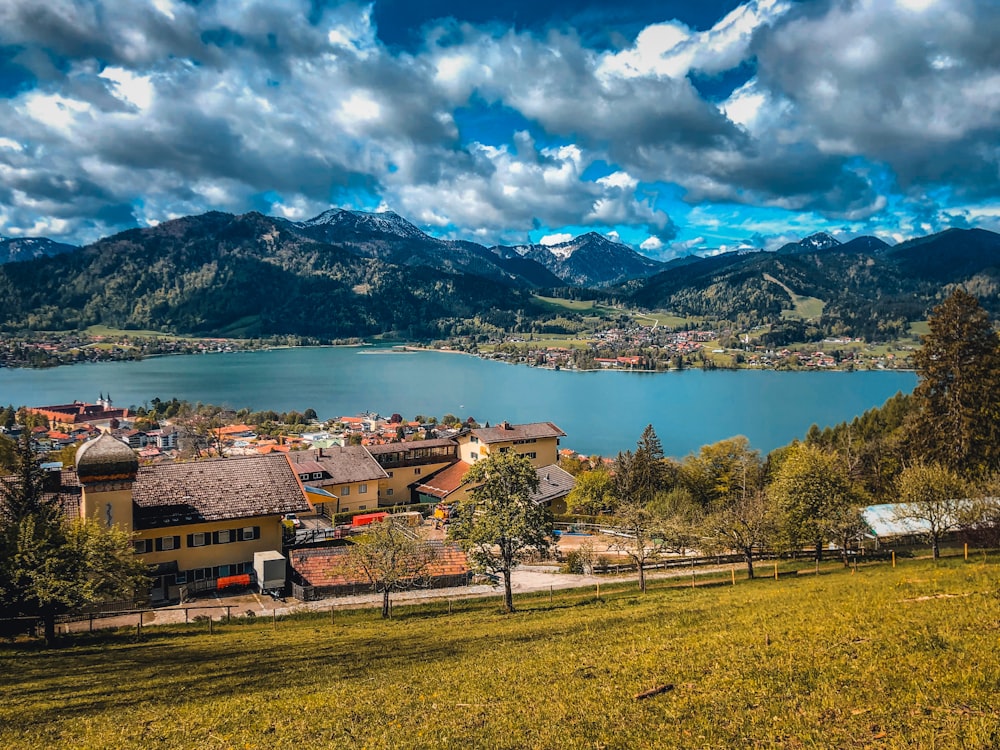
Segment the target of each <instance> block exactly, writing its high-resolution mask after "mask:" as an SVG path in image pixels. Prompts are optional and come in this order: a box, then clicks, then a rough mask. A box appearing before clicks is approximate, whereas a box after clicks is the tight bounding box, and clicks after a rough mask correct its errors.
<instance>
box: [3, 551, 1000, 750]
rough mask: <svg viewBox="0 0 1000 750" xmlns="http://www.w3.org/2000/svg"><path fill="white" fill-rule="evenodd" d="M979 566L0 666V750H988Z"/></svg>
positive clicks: (326, 620)
mask: <svg viewBox="0 0 1000 750" xmlns="http://www.w3.org/2000/svg"><path fill="white" fill-rule="evenodd" d="M981 560H982V558H981V557H979V558H976V561H975V562H972V561H970V562H964V561H962V560H961V558H958V559H950V560H944V561H941V562H939V563H938V564H937V565H934V564H932V563H930V562H929V561H927V562H925V561H912V560H906V561H901V562H900V565H899V567H897V568H895V569H893V568H891V567H890V565H889V564H888V563H880V564H872V565H871V566H867V565H862V566H861V568H860V570H859V571H858V572H857V573H856V574H855V573H852V572H851V571H849V570H847V569H844V568H843V567H841V566H839V565H831V566H829V567H826V568H824V569H823V570H822V571H821V575H819V576H816V575H812V565H811V564H810V563H801V564H800V567H803V568H805V570H804V571H803V572H804V573H806V574H804V575H793V574H792V573H793V569H792V567H791V563H786V564H785V565H786V566H787V567H785V568H783V571H784V572H786V573H787V574H788V575H783V576H782V577H781V578H780V580H773V579H758V580H757V581H753V582H744V581H742V580H740V581H739V583H738V585H736V586H731V585H729V572H728V571H725V572H723V573H722V574H721V575H720V574H714V575H712V576H706V577H704V578H702V580H701V583H702V585H701V586H699V587H698V588H695V589H692V588H690V583H689V582H687V584H686V586H682V585H680V584H679V583H678V581H677V580H674V581H673V582H672V584H671V585H672V586H674V587H673V588H670V587H668V584H667V582H665V581H658V582H654V585H653V587H652V588H651V591H650V593H648V594H647V595H646V596H640V595H638V594H637V593H636V592H635V591H634V590H633V589H632V588H628V589H625V588H617V589H614V590H612V591H611V592H608V591H607V590H606V589H605V588H604V587H602V594H603V598H602V599H601V600H597V599H596V598H595V596H594V591H592V590H591V591H587V592H572V593H565V594H557V595H556V596H555V598H554V601H553V602H551V603H550V602H549V597H548V595H547V594H546V595H542V596H537V597H534V598H528V597H524V598H519V599H518V604H519V606H520V607H521V609H520V611H519V612H518V613H516V614H514V615H512V616H504V615H501V614H500V613H499V611H498V607H497V602H496V601H495V600H494V601H478V602H462V603H459V604H457V605H456V607H455V610H454V613H453V614H449V613H448V606H447V604H445V603H436V604H424V605H422V606H419V607H414V608H412V609H411V608H406V609H404V608H402V607H398V608H397V617H396V618H395V619H393V620H392V621H386V622H383V621H380V620H378V618H377V614H376V613H375V612H373V611H371V610H368V611H362V612H355V613H351V614H344V613H337V616H336V621H335V622H334V623H332V624H331V620H330V615H329V613H326V614H314V615H302V616H295V617H290V618H287V619H279V620H278V621H277V623H276V625H275V624H272V622H271V621H270V619H265V618H257V619H256V620H252V619H251V620H242V621H239V622H238V623H237V622H235V621H234V623H233V624H229V625H224V624H217V625H216V626H215V633H214V634H213V635H209V634H208V632H207V626H206V624H205V623H203V622H202V623H193V624H192V625H190V626H164V627H163V628H155V627H151V628H146V629H145V630H144V634H143V638H142V640H141V642H138V643H137V642H134V640H133V637H132V635H131V634H130V633H128V632H121V633H118V634H116V635H102V636H96V635H95V636H92V637H86V636H84V637H81V640H79V641H77V642H76V644H75V645H73V646H71V647H67V648H64V649H61V650H53V651H44V650H38V649H36V648H34V647H31V646H23V645H16V646H11V645H0V690H2V694H3V696H4V700H3V701H2V702H0V746H3V747H5V748H40V747H88V748H89V747H93V748H105V747H107V748H111V747H113V748H148V747H157V748H191V747H199V748H274V749H277V748H298V749H301V750H308V749H310V748H328V747H368V748H404V747H405V748H409V747H417V748H424V747H426V748H473V747H488V748H528V747H530V748H577V747H579V748H595V747H599V748H654V747H655V748H675V747H676V748H693V747H699V748H700V747H710V748H722V747H783V748H797V747H858V748H860V747H877V748H902V747H928V748H929V747H954V748H959V747H969V748H983V747H996V746H997V744H998V742H1000V713H998V710H1000V706H998V701H1000V698H998V695H1000V654H998V652H997V649H996V632H997V627H998V625H997V623H1000V597H998V596H997V584H996V561H995V560H990V563H989V565H983V564H982V562H981ZM710 582H711V585H710ZM666 685H669V686H671V689H669V690H666V691H665V692H662V693H661V694H659V695H657V696H655V697H651V698H649V699H647V700H637V699H636V698H635V696H636V695H637V694H639V693H641V692H643V691H646V690H649V689H651V688H655V687H658V686H666Z"/></svg>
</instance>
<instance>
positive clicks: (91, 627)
mask: <svg viewBox="0 0 1000 750" xmlns="http://www.w3.org/2000/svg"><path fill="white" fill-rule="evenodd" d="M90 632H91V633H93V632H94V613H93V612H91V613H90Z"/></svg>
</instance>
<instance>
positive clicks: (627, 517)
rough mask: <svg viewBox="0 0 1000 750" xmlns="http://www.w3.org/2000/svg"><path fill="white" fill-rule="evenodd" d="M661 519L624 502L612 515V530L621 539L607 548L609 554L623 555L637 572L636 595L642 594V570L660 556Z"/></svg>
mask: <svg viewBox="0 0 1000 750" xmlns="http://www.w3.org/2000/svg"><path fill="white" fill-rule="evenodd" d="M661 522H662V519H661V518H660V517H659V516H658V515H657V514H656V513H655V512H654V511H653V510H652V509H650V508H649V507H648V506H646V505H644V504H642V503H641V502H638V501H636V500H627V501H625V502H622V503H620V504H619V505H618V508H617V510H616V511H615V526H616V527H617V529H618V531H619V532H620V533H621V536H615V538H614V539H615V540H614V541H613V542H611V544H609V545H608V549H609V550H611V551H615V552H619V553H621V554H624V555H626V556H627V557H628V558H629V559H630V560H631V561H632V562H633V563H635V566H636V568H637V569H638V572H639V591H641V592H643V593H645V592H646V566H647V565H648V564H649V563H650V562H652V561H653V560H655V559H656V558H658V557H659V556H660V555H661V554H662V552H663V543H664V535H663V533H662V532H661V530H660V523H661Z"/></svg>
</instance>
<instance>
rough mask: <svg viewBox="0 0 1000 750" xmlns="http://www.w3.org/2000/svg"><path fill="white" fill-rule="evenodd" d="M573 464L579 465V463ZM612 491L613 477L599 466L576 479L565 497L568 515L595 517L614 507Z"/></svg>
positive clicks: (613, 487) (613, 493)
mask: <svg viewBox="0 0 1000 750" xmlns="http://www.w3.org/2000/svg"><path fill="white" fill-rule="evenodd" d="M574 460H575V459H574ZM575 463H577V464H578V465H579V463H580V462H579V461H575ZM614 489H615V480H614V477H612V476H611V473H610V472H609V471H608V470H607V469H605V468H604V467H603V466H599V467H597V468H596V469H593V470H591V471H585V472H583V473H582V474H579V475H578V476H577V477H576V484H575V485H574V486H573V489H572V490H570V493H569V495H567V496H566V505H567V507H568V508H569V511H570V513H582V514H584V515H588V516H596V515H597V514H598V513H601V512H603V511H605V510H607V509H609V508H612V507H614V501H615V492H614Z"/></svg>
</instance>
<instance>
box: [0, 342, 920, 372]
mask: <svg viewBox="0 0 1000 750" xmlns="http://www.w3.org/2000/svg"><path fill="white" fill-rule="evenodd" d="M292 349H369V350H371V351H361V352H359V354H419V353H421V352H431V353H435V354H460V355H463V356H467V357H475V358H477V359H482V360H486V361H489V362H495V363H497V364H503V365H510V366H512V367H518V366H523V367H530V368H534V369H536V370H551V371H554V372H576V373H592V372H615V373H636V374H642V375H665V374H668V373H677V372H686V371H689V370H690V371H700V372H741V371H755V372H790V373H792V372H831V373H833V372H839V373H853V372H916V370H915V368H913V367H882V368H878V367H869V368H862V367H855V368H851V369H846V368H841V367H797V368H777V367H746V366H738V367H718V366H717V367H713V368H706V367H693V366H692V367H682V368H676V367H671V368H669V369H666V370H650V369H640V368H634V367H595V368H591V369H586V370H584V369H579V368H576V367H556V366H553V365H534V364H529V363H527V362H510V361H508V360H504V359H494V358H492V357H489V356H486V355H485V354H481V353H478V352H466V351H462V350H461V349H437V348H434V347H429V346H416V345H413V344H382V343H376V342H371V341H362V342H359V343H355V344H299V345H295V344H276V345H274V346H262V347H258V348H253V349H233V350H232V351H198V352H155V353H153V354H144V355H142V356H140V357H122V358H120V359H103V360H87V361H82V362H59V363H57V364H46V365H41V366H32V365H9V364H5V363H3V362H0V370H4V369H8V370H51V369H55V368H58V367H72V366H73V365H82V364H96V365H100V364H112V363H115V362H141V361H142V360H144V359H154V358H158V357H187V356H201V355H211V354H254V353H257V352H270V351H282V350H292Z"/></svg>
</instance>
